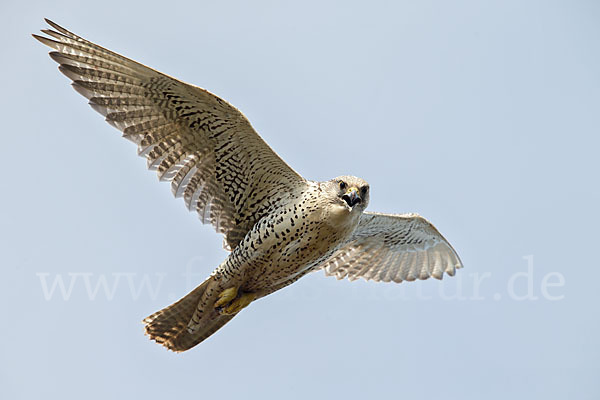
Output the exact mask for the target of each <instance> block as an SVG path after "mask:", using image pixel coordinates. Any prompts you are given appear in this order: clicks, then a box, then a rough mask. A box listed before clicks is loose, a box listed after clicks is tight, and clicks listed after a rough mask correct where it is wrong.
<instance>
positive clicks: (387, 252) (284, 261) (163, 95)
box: [33, 20, 462, 352]
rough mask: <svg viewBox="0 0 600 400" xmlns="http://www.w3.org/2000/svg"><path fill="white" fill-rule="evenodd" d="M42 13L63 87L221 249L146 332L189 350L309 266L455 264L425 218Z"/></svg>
mask: <svg viewBox="0 0 600 400" xmlns="http://www.w3.org/2000/svg"><path fill="white" fill-rule="evenodd" d="M46 22H47V23H48V24H49V25H50V26H51V27H52V28H53V29H44V30H42V32H43V33H45V34H46V36H40V35H33V36H34V37H35V38H36V39H37V40H39V41H40V42H42V43H43V44H45V45H47V46H49V47H51V48H52V49H53V51H51V52H50V57H51V58H52V59H53V60H54V61H56V62H57V63H58V64H59V67H58V68H59V70H60V71H61V72H62V73H63V74H65V75H66V76H67V77H68V78H70V79H71V80H72V81H73V82H72V86H73V88H74V89H75V90H76V91H77V92H79V93H80V94H82V95H83V96H84V97H86V98H87V99H88V100H89V104H90V106H91V107H92V108H93V109H94V110H96V111H98V112H99V113H101V114H102V115H104V117H105V118H106V121H107V122H108V123H109V124H111V125H113V126H114V127H116V128H117V129H119V130H120V131H122V132H123V137H125V138H126V139H129V140H130V141H132V142H134V143H135V144H136V145H137V148H138V155H140V156H143V157H145V158H146V159H147V161H148V168H149V169H151V170H156V171H157V174H158V177H159V178H160V180H162V181H168V182H170V183H171V190H172V192H173V194H174V195H175V197H183V200H184V202H185V205H186V206H187V207H188V209H189V210H195V211H196V212H197V213H198V214H199V217H200V219H201V220H202V222H203V223H210V224H212V225H213V226H214V227H215V229H216V230H217V231H218V232H220V233H222V234H223V235H224V247H225V248H226V249H227V250H229V251H230V253H229V255H228V256H227V258H225V260H224V261H223V262H222V263H221V265H219V266H218V267H217V268H216V269H215V270H214V271H213V272H212V274H211V275H210V276H209V277H208V278H207V279H206V280H205V281H204V282H203V283H202V284H200V285H199V286H198V287H197V288H196V289H194V290H193V291H191V292H190V293H189V294H187V295H186V296H185V297H183V298H182V299H181V300H179V301H177V302H176V303H174V304H172V305H170V306H168V307H166V308H164V309H162V310H160V311H157V312H155V313H154V314H152V315H150V316H148V317H147V318H145V319H144V320H143V322H144V324H145V331H146V334H147V335H148V336H150V338H151V339H153V340H155V341H156V342H158V343H160V344H162V345H164V346H165V347H167V348H168V349H170V350H173V351H176V352H181V351H185V350H188V349H190V348H192V347H194V346H195V345H197V344H198V343H200V342H202V341H203V340H204V339H206V338H207V337H209V336H210V335H212V334H213V333H214V332H216V331H217V330H218V329H219V328H221V327H222V326H223V325H225V324H226V323H227V322H228V321H229V320H231V319H232V318H233V317H234V316H236V315H237V314H238V313H239V312H240V311H241V310H242V309H243V308H245V307H247V306H248V305H249V304H250V303H252V302H253V301H255V300H257V299H259V298H261V297H264V296H266V295H268V294H271V293H273V292H275V291H277V290H279V289H281V288H283V287H285V286H287V285H289V284H291V283H293V282H295V281H296V280H298V279H299V278H301V277H302V276H304V275H306V274H307V273H308V272H311V271H315V270H319V269H322V270H324V271H325V274H327V275H332V276H335V277H337V278H338V279H342V278H348V279H350V280H355V279H358V278H364V279H367V280H374V281H383V282H398V283H399V282H402V281H414V280H416V279H427V278H429V277H434V278H437V279H442V276H443V274H444V273H446V274H448V275H451V276H453V275H454V273H455V271H456V269H457V268H461V267H462V263H461V261H460V258H459V257H458V254H457V253H456V251H455V250H454V249H453V248H452V246H451V245H450V244H449V243H448V242H447V241H446V239H444V237H443V236H442V235H441V234H440V233H439V232H438V231H437V229H436V228H435V227H434V226H433V225H432V224H431V223H430V222H428V221H427V220H426V219H425V218H423V217H421V216H419V215H417V214H380V213H373V212H366V211H365V209H366V207H367V205H368V204H369V184H368V183H367V182H366V181H364V180H363V179H361V178H357V177H354V176H339V177H337V178H334V179H331V180H329V181H325V182H316V181H311V180H307V179H304V178H303V177H302V176H300V175H299V174H298V173H297V172H296V171H294V170H293V169H292V168H291V167H290V166H288V165H287V164H286V163H285V162H284V161H283V160H282V159H281V158H280V157H279V156H278V155H277V154H276V153H275V152H274V151H273V150H272V149H271V148H270V147H269V146H268V145H267V144H266V143H265V142H264V141H263V139H262V138H261V137H260V136H259V135H258V133H256V131H255V130H254V129H253V128H252V126H251V125H250V122H249V121H248V120H247V119H246V117H245V116H244V115H243V114H242V113H241V112H240V111H239V110H237V109H236V108H235V107H233V106H232V105H231V104H229V103H227V102H226V101H225V100H223V99H221V98H219V97H217V96H215V95H214V94H212V93H210V92H208V91H206V90H204V89H201V88H199V87H197V86H193V85H190V84H187V83H184V82H181V81H179V80H177V79H175V78H172V77H170V76H168V75H165V74H162V73H160V72H158V71H155V70H153V69H151V68H149V67H146V66H145V65H142V64H140V63H138V62H135V61H133V60H130V59H128V58H126V57H123V56H121V55H119V54H117V53H114V52H112V51H110V50H107V49H105V48H103V47H100V46H98V45H96V44H94V43H92V42H90V41H87V40H85V39H83V38H81V37H80V36H77V35H75V34H74V33H71V32H69V31H68V30H66V29H64V28H62V27H61V26H59V25H57V24H55V23H54V22H52V21H50V20H46Z"/></svg>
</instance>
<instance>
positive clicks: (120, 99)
mask: <svg viewBox="0 0 600 400" xmlns="http://www.w3.org/2000/svg"><path fill="white" fill-rule="evenodd" d="M46 22H47V23H48V24H49V25H50V26H52V27H53V28H54V29H55V30H49V29H46V30H43V31H42V32H44V33H45V34H47V35H48V36H49V38H48V37H43V36H38V35H33V36H34V37H35V38H36V39H37V40H39V41H40V42H42V43H43V44H45V45H47V46H49V47H51V48H53V49H55V50H56V51H52V52H51V53H50V57H51V58H52V59H53V60H55V61H56V62H57V63H59V64H60V66H59V69H60V71H61V72H62V73H63V74H65V75H66V76H67V77H69V78H70V79H71V80H72V81H73V83H72V85H73V87H74V88H75V90H77V91H78V92H79V93H80V94H82V95H83V96H85V97H86V98H88V99H89V103H90V105H91V106H92V108H94V109H95V110H96V111H98V112H100V113H101V114H103V115H104V116H105V117H106V121H107V122H108V123H109V124H111V125H113V126H115V127H116V128H117V129H119V130H121V131H122V132H123V136H124V137H125V138H127V139H129V140H131V141H133V142H134V143H135V144H137V146H138V154H139V155H141V156H145V157H146V158H147V160H148V168H150V169H153V170H156V171H157V174H158V177H159V178H160V180H166V181H170V182H171V190H172V192H173V194H174V195H175V196H176V197H183V199H184V201H185V204H186V205H187V207H188V209H190V210H196V211H197V212H198V214H199V216H200V219H201V220H202V222H203V223H208V222H210V223H211V224H212V225H213V226H214V227H215V229H216V230H217V231H218V232H220V233H223V234H224V235H225V240H224V245H225V247H226V248H229V249H233V248H235V246H237V244H238V243H239V241H240V240H241V239H242V238H243V237H244V235H245V234H246V233H247V232H248V230H250V229H251V227H252V226H253V225H254V224H255V222H256V221H258V219H260V217H261V216H263V215H264V214H265V213H266V212H268V210H269V208H270V207H271V206H272V205H273V204H271V202H278V201H281V198H280V196H281V193H289V192H290V191H292V190H299V189H301V188H303V187H304V186H303V185H305V184H306V181H305V180H304V179H303V178H302V177H301V176H300V175H298V173H296V172H295V171H294V170H293V169H292V168H290V167H289V166H288V165H287V164H286V163H285V162H284V161H283V160H282V159H281V158H279V156H277V154H276V153H275V152H274V151H273V150H272V149H271V148H270V147H269V146H268V145H267V144H266V143H265V142H264V141H263V140H262V139H261V138H260V136H259V135H258V134H257V133H256V131H254V129H253V128H252V126H251V125H250V123H249V122H248V120H247V119H246V117H245V116H244V115H243V114H242V113H241V112H240V111H238V110H237V109H236V108H235V107H233V106H232V105H230V104H229V103H227V102H226V101H224V100H222V99H220V98H219V97H217V96H215V95H213V94H212V93H210V92H208V91H206V90H204V89H201V88H199V87H196V86H192V85H189V84H186V83H184V82H181V81H178V80H176V79H174V78H171V77H169V76H167V75H164V74H162V73H160V72H158V71H155V70H153V69H151V68H148V67H146V66H144V65H142V64H140V63H137V62H135V61H133V60H130V59H128V58H125V57H123V56H121V55H119V54H117V53H114V52H112V51H110V50H107V49H105V48H103V47H100V46H98V45H96V44H94V43H91V42H89V41H87V40H85V39H83V38H81V37H79V36H77V35H75V34H73V33H71V32H69V31H67V30H66V29H64V28H62V27H60V26H58V25H57V24H55V23H53V22H52V21H49V20H46Z"/></svg>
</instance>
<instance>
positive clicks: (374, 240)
mask: <svg viewBox="0 0 600 400" xmlns="http://www.w3.org/2000/svg"><path fill="white" fill-rule="evenodd" d="M320 268H323V269H324V270H325V273H326V274H327V275H334V276H335V277H337V278H338V279H342V278H346V277H347V278H348V279H350V280H355V279H358V278H364V279H366V280H369V279H372V280H374V281H383V282H390V281H393V282H398V283H399V282H402V281H414V280H415V279H427V278H429V277H431V276H433V277H434V278H437V279H442V276H443V274H444V272H445V273H447V274H448V275H451V276H453V275H454V273H455V271H456V269H457V268H462V263H461V261H460V258H459V257H458V254H456V251H454V249H453V248H452V246H450V243H448V242H447V241H446V239H444V237H443V236H442V235H441V234H440V233H439V232H438V231H437V229H435V227H434V226H433V225H432V224H431V223H430V222H429V221H427V220H426V219H425V218H423V217H421V216H419V215H417V214H401V215H391V214H378V213H369V212H366V213H364V214H363V215H362V216H361V219H360V222H359V225H358V227H357V228H356V230H355V231H354V233H353V234H352V235H351V236H350V237H349V238H348V240H347V241H346V243H345V244H344V245H342V247H341V248H340V249H338V250H337V251H336V252H335V253H334V254H333V255H332V256H331V257H330V258H329V259H327V260H325V261H324V262H323V263H322V264H321V265H320Z"/></svg>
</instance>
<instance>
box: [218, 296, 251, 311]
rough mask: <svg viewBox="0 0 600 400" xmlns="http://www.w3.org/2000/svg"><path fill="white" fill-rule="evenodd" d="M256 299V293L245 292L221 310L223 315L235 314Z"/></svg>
mask: <svg viewBox="0 0 600 400" xmlns="http://www.w3.org/2000/svg"><path fill="white" fill-rule="evenodd" d="M255 299H256V294H255V293H244V294H242V295H241V296H240V297H238V298H237V299H235V300H233V301H232V302H231V303H230V304H229V305H228V306H227V307H225V308H223V309H222V310H221V314H222V315H235V314H237V313H239V312H240V311H241V310H242V309H244V308H246V307H248V305H249V304H250V303H252V302H253V301H254V300H255Z"/></svg>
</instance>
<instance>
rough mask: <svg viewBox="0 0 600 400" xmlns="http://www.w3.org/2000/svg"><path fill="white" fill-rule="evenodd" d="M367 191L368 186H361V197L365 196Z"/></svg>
mask: <svg viewBox="0 0 600 400" xmlns="http://www.w3.org/2000/svg"><path fill="white" fill-rule="evenodd" d="M368 191H369V187H368V186H363V187H361V188H360V194H362V195H363V196H364V195H365V194H367V192H368Z"/></svg>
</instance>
